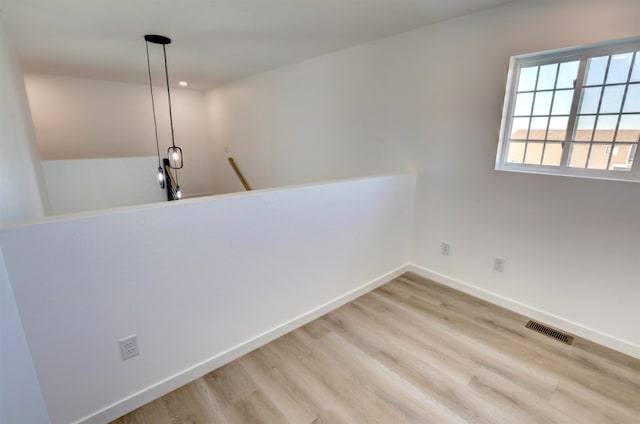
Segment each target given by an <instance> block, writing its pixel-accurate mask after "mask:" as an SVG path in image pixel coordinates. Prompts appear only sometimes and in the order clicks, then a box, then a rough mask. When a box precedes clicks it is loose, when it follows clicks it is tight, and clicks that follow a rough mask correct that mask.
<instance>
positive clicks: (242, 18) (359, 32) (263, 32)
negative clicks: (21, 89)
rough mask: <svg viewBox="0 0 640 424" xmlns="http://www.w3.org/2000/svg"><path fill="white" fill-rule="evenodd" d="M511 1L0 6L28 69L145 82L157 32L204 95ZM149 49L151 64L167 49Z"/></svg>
mask: <svg viewBox="0 0 640 424" xmlns="http://www.w3.org/2000/svg"><path fill="white" fill-rule="evenodd" d="M510 1H511V0H225V1H218V0H0V7H2V9H3V12H2V15H3V20H4V22H5V26H6V28H7V32H8V35H9V37H10V38H11V40H12V42H13V44H14V45H15V48H16V51H17V53H18V55H19V57H20V60H21V62H22V66H23V69H24V71H25V72H37V73H50V74H58V75H68V76H79V77H87V78H96V79H106V80H116V81H127V82H145V81H146V56H145V45H144V44H145V43H144V40H143V38H142V37H143V35H144V34H147V33H156V34H162V35H166V36H168V37H171V38H172V39H173V43H172V44H170V45H169V46H168V47H167V55H168V58H169V72H170V77H171V81H172V84H175V83H176V82H177V81H178V80H187V81H189V84H190V87H193V88H201V89H204V88H211V87H215V86H216V85H219V84H223V83H226V82H229V81H233V80H235V79H239V78H242V77H245V76H248V75H253V74H256V73H260V72H264V71H266V70H269V69H274V68H277V67H280V66H284V65H287V64H291V63H296V62H300V61H303V60H305V59H308V58H311V57H315V56H319V55H322V54H325V53H329V52H333V51H336V50H340V49H343V48H347V47H350V46H353V45H356V44H359V43H363V42H366V41H370V40H374V39H377V38H381V37H385V36H389V35H392V34H397V33H401V32H404V31H408V30H411V29H414V28H417V27H420V26H424V25H428V24H431V23H434V22H438V21H442V20H446V19H449V18H452V17H455V16H460V15H463V14H467V13H471V12H474V11H477V10H481V9H484V8H488V7H493V6H496V5H499V4H503V3H508V2H510ZM151 51H152V60H153V61H154V64H155V63H156V60H161V53H160V52H161V49H160V48H159V47H157V46H156V49H152V50H151ZM157 64H158V65H157V66H158V67H160V66H161V63H160V62H159V61H158V62H157ZM155 67H156V66H154V68H155Z"/></svg>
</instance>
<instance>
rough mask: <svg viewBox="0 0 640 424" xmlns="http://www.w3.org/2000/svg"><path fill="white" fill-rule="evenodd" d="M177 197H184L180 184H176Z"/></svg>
mask: <svg viewBox="0 0 640 424" xmlns="http://www.w3.org/2000/svg"><path fill="white" fill-rule="evenodd" d="M176 197H177V198H178V199H182V192H181V191H180V186H176Z"/></svg>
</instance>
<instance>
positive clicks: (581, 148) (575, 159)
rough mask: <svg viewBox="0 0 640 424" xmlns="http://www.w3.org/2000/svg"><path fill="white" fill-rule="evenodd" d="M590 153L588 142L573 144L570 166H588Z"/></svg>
mask: <svg viewBox="0 0 640 424" xmlns="http://www.w3.org/2000/svg"><path fill="white" fill-rule="evenodd" d="M588 155H589V145H588V144H582V143H580V144H577V143H572V144H571V153H570V154H569V166H570V167H572V168H585V167H586V166H587V156H588Z"/></svg>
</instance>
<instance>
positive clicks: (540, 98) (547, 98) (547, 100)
mask: <svg viewBox="0 0 640 424" xmlns="http://www.w3.org/2000/svg"><path fill="white" fill-rule="evenodd" d="M552 97H553V92H552V91H545V92H543V93H536V100H535V103H534V105H533V114H534V115H549V111H550V110H551V98H552Z"/></svg>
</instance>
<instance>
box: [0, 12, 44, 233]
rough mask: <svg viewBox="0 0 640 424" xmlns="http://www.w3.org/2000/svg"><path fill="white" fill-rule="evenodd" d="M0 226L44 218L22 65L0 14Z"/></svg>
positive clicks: (40, 177)
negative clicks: (16, 221)
mask: <svg viewBox="0 0 640 424" xmlns="http://www.w3.org/2000/svg"><path fill="white" fill-rule="evenodd" d="M0 93H2V95H1V96H0V151H1V152H2V154H1V155H0V223H1V222H6V221H11V220H16V219H26V218H36V217H39V216H42V215H44V213H45V212H46V210H47V206H48V205H47V199H46V194H45V193H46V192H45V189H44V179H43V177H42V169H41V168H40V163H39V162H38V153H37V149H36V144H35V137H34V134H33V127H32V124H31V115H30V114H29V107H28V104H27V98H26V94H25V87H24V81H23V79H22V71H21V70H20V65H19V64H18V60H17V58H16V56H15V54H14V52H13V49H12V47H11V44H10V42H9V40H8V39H7V36H6V34H5V33H4V27H3V23H2V15H1V13H0Z"/></svg>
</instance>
